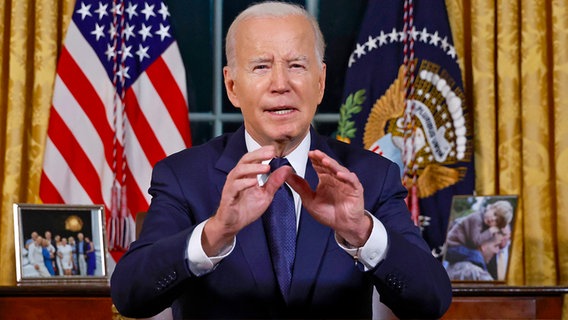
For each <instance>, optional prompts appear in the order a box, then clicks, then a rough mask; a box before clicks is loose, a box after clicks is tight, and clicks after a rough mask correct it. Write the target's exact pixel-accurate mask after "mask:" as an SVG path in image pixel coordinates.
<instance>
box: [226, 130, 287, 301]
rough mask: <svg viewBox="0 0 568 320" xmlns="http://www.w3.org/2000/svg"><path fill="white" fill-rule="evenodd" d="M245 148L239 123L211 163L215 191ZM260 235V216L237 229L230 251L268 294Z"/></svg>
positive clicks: (269, 274)
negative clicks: (235, 240)
mask: <svg viewBox="0 0 568 320" xmlns="http://www.w3.org/2000/svg"><path fill="white" fill-rule="evenodd" d="M246 152H247V148H246V143H245V134H244V127H243V126H241V127H240V128H239V129H238V130H237V131H235V133H234V134H233V135H231V136H230V137H229V138H228V141H227V143H226V145H225V149H224V150H223V152H222V154H221V156H220V157H219V159H218V160H217V163H216V164H215V168H216V169H217V170H218V171H217V172H218V173H219V177H217V178H216V179H215V183H216V184H217V189H218V191H219V194H221V193H222V191H223V186H224V185H225V181H226V180H227V174H229V172H230V171H231V170H232V169H233V168H234V167H235V166H236V165H237V163H238V162H239V160H240V159H241V157H242V156H243V155H244V154H245V153H246ZM264 239H266V235H265V233H264V227H263V226H262V220H260V219H258V220H256V221H255V222H253V223H251V224H250V225H249V226H247V227H246V228H244V229H243V230H241V231H240V232H239V234H238V235H237V244H236V247H235V251H234V252H233V254H234V253H241V254H242V256H243V257H244V260H245V261H246V262H244V263H246V264H247V265H248V267H249V270H250V271H251V273H252V276H253V278H254V280H255V282H256V284H257V288H258V290H261V291H262V293H263V294H265V295H272V294H274V292H275V291H277V288H278V287H277V283H276V278H275V276H274V271H273V270H272V264H271V261H270V253H269V251H268V246H267V244H266V241H264Z"/></svg>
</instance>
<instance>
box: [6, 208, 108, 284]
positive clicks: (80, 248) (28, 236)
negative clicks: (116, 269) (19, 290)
mask: <svg viewBox="0 0 568 320" xmlns="http://www.w3.org/2000/svg"><path fill="white" fill-rule="evenodd" d="M13 209H14V237H15V238H14V243H15V249H16V250H15V251H16V281H17V283H18V285H25V284H48V283H49V284H52V283H61V284H66V283H69V284H72V283H75V284H76V283H81V282H97V283H104V282H108V278H109V275H108V272H107V265H106V252H107V246H106V235H105V228H104V217H105V215H104V207H103V206H102V205H51V204H21V203H17V204H14V206H13Z"/></svg>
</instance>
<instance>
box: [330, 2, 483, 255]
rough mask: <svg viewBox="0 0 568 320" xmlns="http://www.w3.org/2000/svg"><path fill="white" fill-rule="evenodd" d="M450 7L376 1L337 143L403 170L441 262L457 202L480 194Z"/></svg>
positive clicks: (351, 69) (352, 62) (351, 68)
mask: <svg viewBox="0 0 568 320" xmlns="http://www.w3.org/2000/svg"><path fill="white" fill-rule="evenodd" d="M457 59H458V57H457V54H456V50H455V48H454V46H453V41H452V34H451V31H450V26H449V21H448V16H447V12H446V7H445V3H444V0H414V1H412V0H404V1H391V0H370V1H369V4H368V7H367V11H366V13H365V17H364V21H363V22H362V26H361V29H360V33H359V37H358V41H357V44H356V46H355V48H354V50H353V52H352V53H351V55H350V58H349V63H348V70H347V74H346V80H345V90H344V102H343V104H342V106H341V108H340V120H339V123H338V131H337V138H338V139H340V140H343V141H346V142H350V143H352V144H356V145H360V146H363V147H365V148H367V149H370V150H372V151H374V152H376V153H379V154H381V155H383V156H385V157H387V158H389V159H391V160H392V161H394V162H396V163H397V164H398V165H399V167H400V170H401V171H400V173H401V179H402V181H403V183H404V184H405V185H406V187H407V188H408V190H409V196H408V199H407V204H408V205H409V208H410V210H411V212H412V218H413V220H414V221H415V223H416V224H417V225H419V226H420V227H421V229H422V234H423V237H424V238H425V240H426V241H427V242H428V244H429V245H430V247H431V249H432V253H433V254H434V255H435V256H437V257H441V255H442V254H443V244H444V242H445V237H446V233H447V226H448V220H449V214H450V206H451V201H452V196H453V195H456V194H472V193H473V190H474V171H473V170H474V169H473V145H472V123H471V112H470V111H469V109H468V107H467V105H466V104H465V96H464V92H463V85H462V77H461V71H460V68H459V65H458V60H457Z"/></svg>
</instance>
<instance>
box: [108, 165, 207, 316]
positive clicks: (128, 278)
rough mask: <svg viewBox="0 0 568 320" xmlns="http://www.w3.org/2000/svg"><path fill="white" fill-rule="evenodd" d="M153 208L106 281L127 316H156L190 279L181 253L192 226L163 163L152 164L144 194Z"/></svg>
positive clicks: (178, 189)
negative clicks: (139, 232)
mask: <svg viewBox="0 0 568 320" xmlns="http://www.w3.org/2000/svg"><path fill="white" fill-rule="evenodd" d="M149 192H150V194H151V195H152V197H153V199H152V204H151V206H150V209H149V211H148V215H147V217H146V219H145V223H144V227H143V230H142V232H141V234H140V238H139V239H138V240H137V241H135V242H133V243H132V245H131V246H130V248H129V250H128V252H126V253H125V254H124V256H123V257H122V258H121V259H120V260H119V261H118V264H117V265H116V268H115V270H114V272H113V274H112V277H111V296H112V301H113V303H114V304H115V306H116V308H117V309H118V311H119V312H120V313H121V314H122V315H124V316H128V317H135V318H137V317H149V316H152V315H154V314H157V313H159V312H160V311H162V310H163V309H165V308H166V307H168V306H170V305H171V304H172V302H173V301H174V300H175V299H176V298H177V297H178V296H179V295H180V290H181V289H182V286H181V284H183V283H184V282H185V281H188V280H189V281H190V280H191V278H193V275H192V274H191V272H190V271H189V268H188V265H187V260H186V250H187V242H188V239H189V236H190V234H191V232H192V231H193V229H194V228H195V226H196V225H197V223H196V222H195V221H192V219H191V218H190V215H189V214H188V212H189V210H191V208H190V207H189V204H188V203H187V202H186V200H185V196H184V194H183V192H182V188H181V187H180V184H179V181H178V177H177V175H176V174H174V172H173V170H171V169H170V167H168V166H167V164H166V163H165V162H159V163H158V164H156V166H155V168H154V171H153V174H152V183H151V187H150V190H149Z"/></svg>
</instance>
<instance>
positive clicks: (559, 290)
mask: <svg viewBox="0 0 568 320" xmlns="http://www.w3.org/2000/svg"><path fill="white" fill-rule="evenodd" d="M453 294H454V298H453V301H452V305H451V306H450V309H449V310H448V312H447V313H446V314H445V315H444V317H443V318H442V319H561V317H562V300H563V295H565V294H568V287H514V286H505V285H472V284H463V285H462V284H454V288H453ZM389 312H390V310H387V313H381V316H380V318H381V319H396V318H395V317H394V316H392V313H390V315H389ZM112 316H113V313H112V302H111V300H110V290H109V287H108V286H106V285H95V286H93V285H92V284H91V285H88V286H87V285H70V286H67V285H66V286H33V287H30V286H25V287H0V319H6V318H8V319H17V320H18V319H22V320H24V319H25V320H27V319H63V320H65V319H85V320H90V319H101V320H102V319H105V320H108V319H112Z"/></svg>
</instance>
